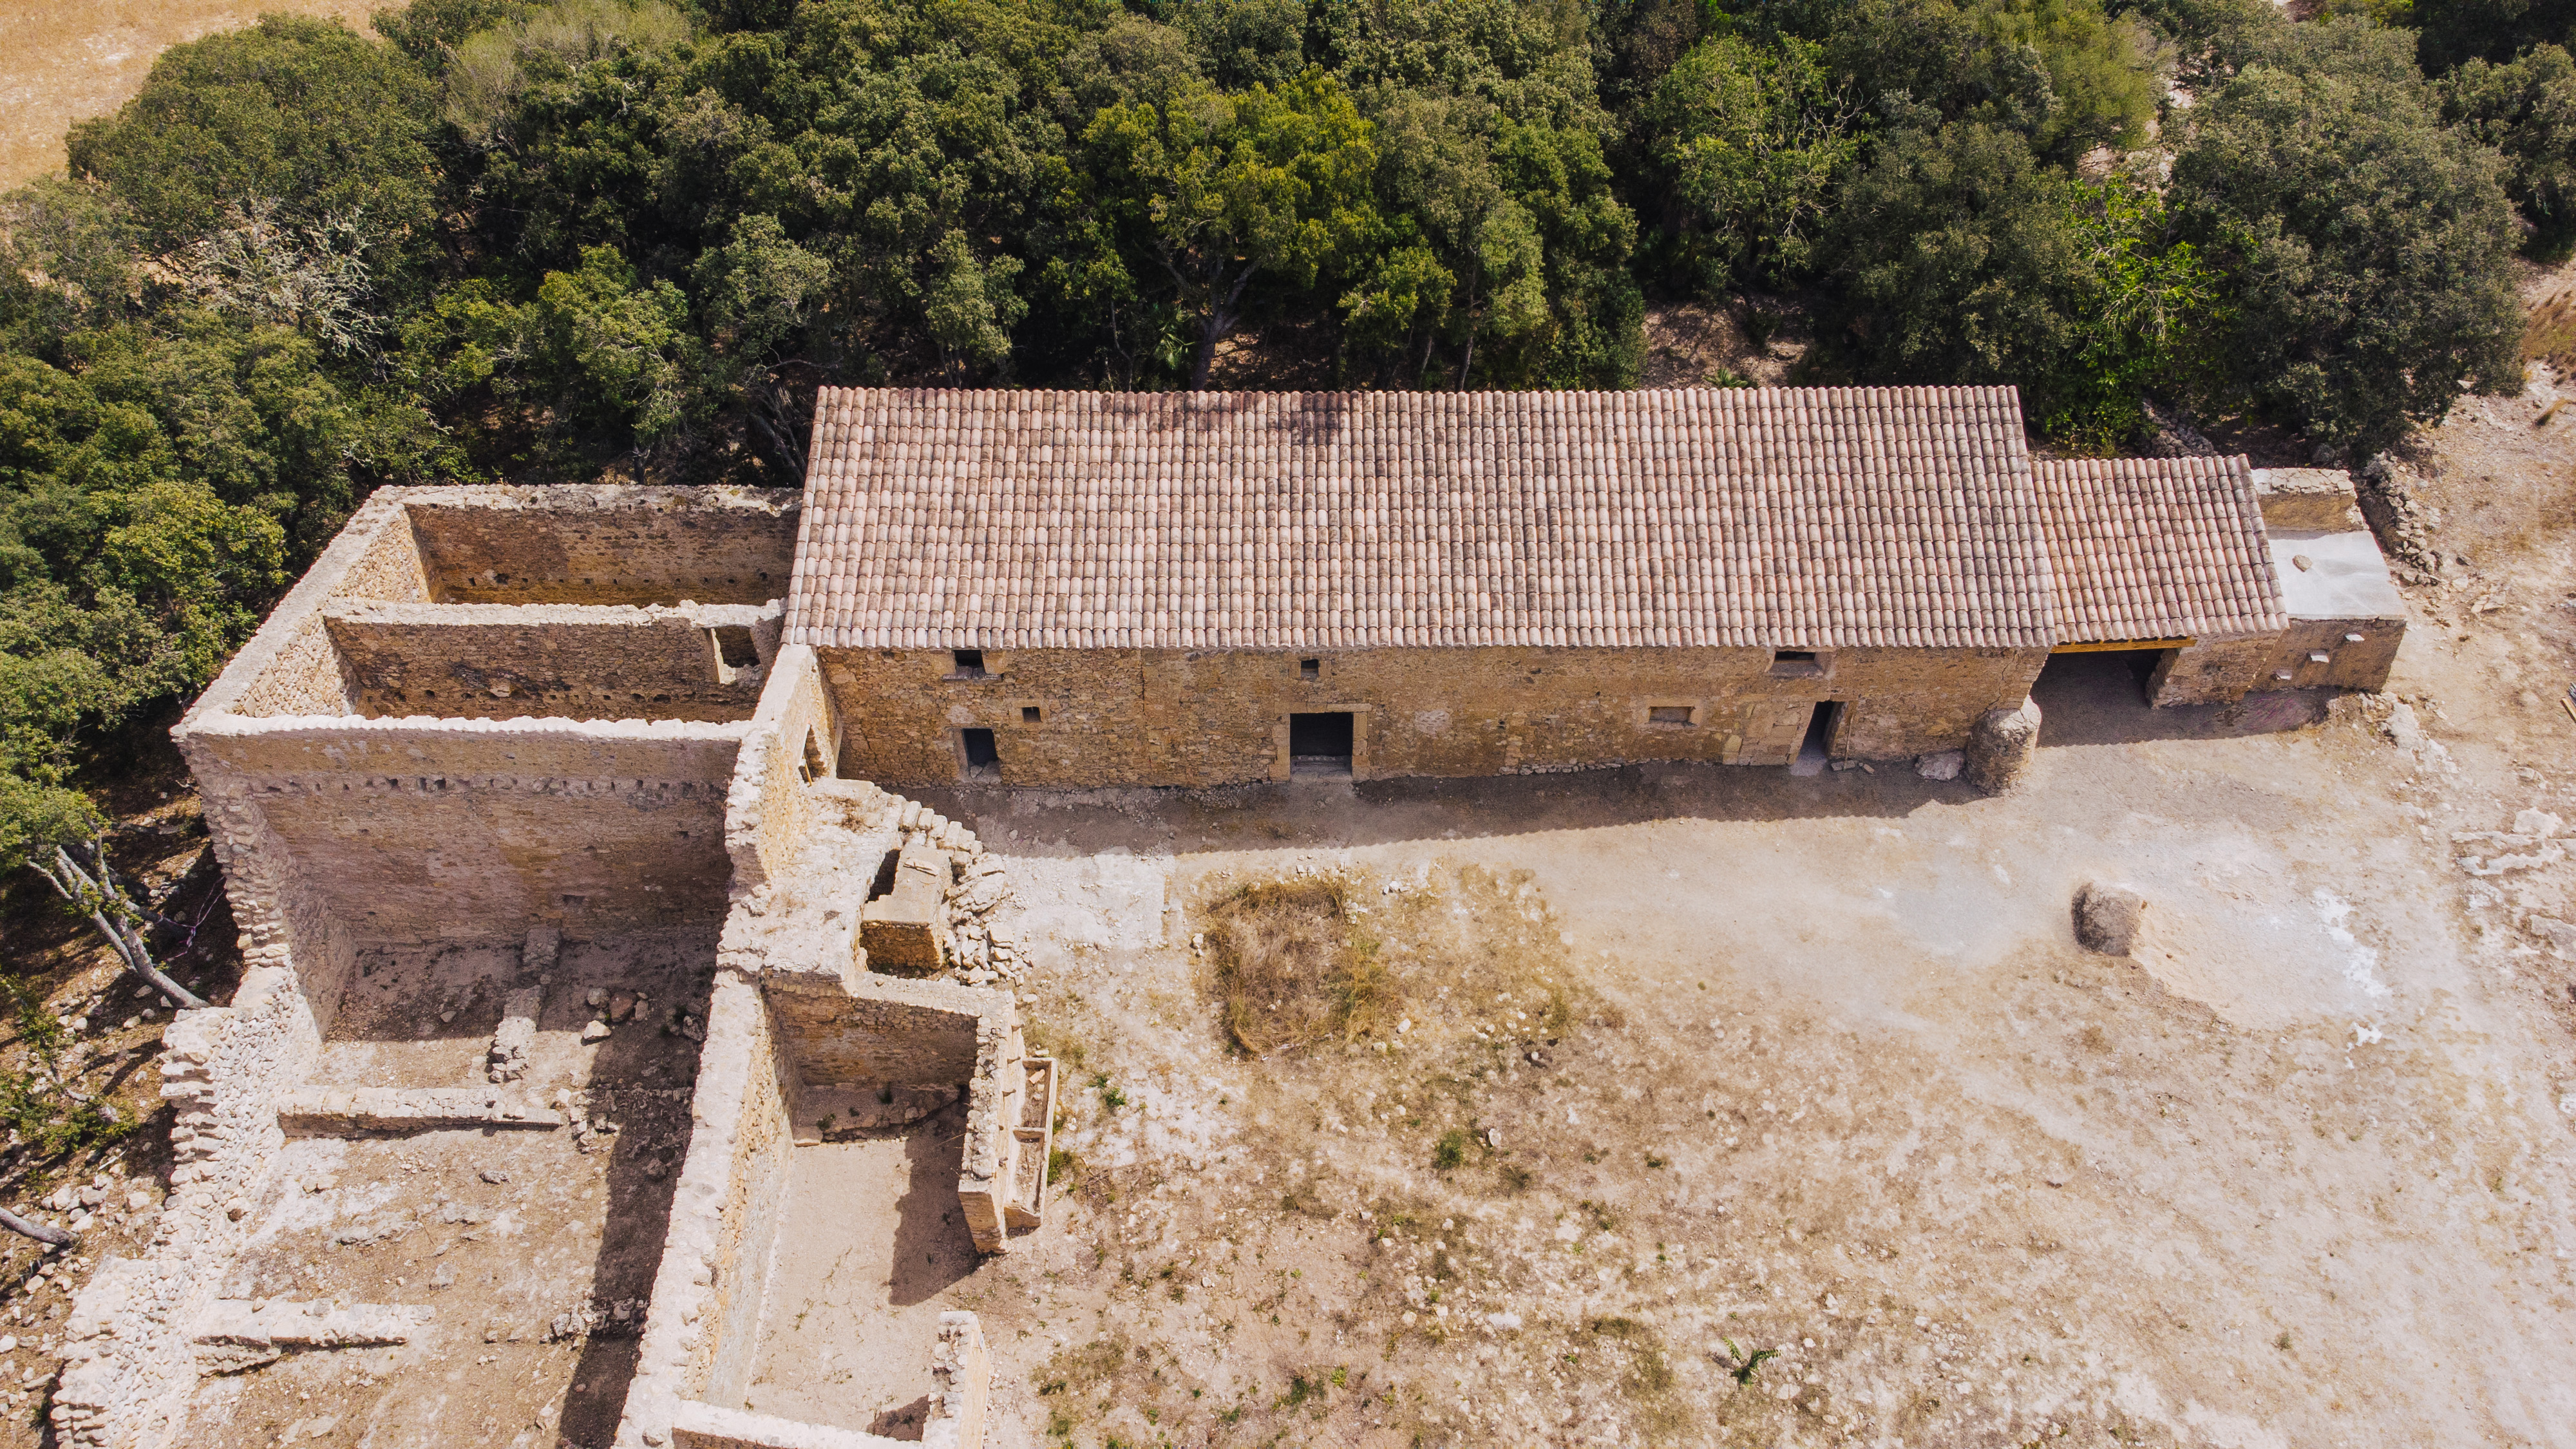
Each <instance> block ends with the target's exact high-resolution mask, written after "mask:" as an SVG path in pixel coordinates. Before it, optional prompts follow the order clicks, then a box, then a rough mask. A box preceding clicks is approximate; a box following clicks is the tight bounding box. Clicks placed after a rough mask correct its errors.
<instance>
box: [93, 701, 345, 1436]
mask: <svg viewBox="0 0 2576 1449" xmlns="http://www.w3.org/2000/svg"><path fill="white" fill-rule="evenodd" d="M180 747H181V749H182V750H183V751H184V752H186V753H187V755H188V757H189V761H190V764H191V766H192V767H193V768H195V769H196V771H197V775H198V778H199V780H200V781H201V782H204V794H205V803H206V819H207V827H208V831H209V833H210V834H211V836H212V837H213V844H214V848H215V854H216V858H217V859H218V860H219V861H220V862H221V863H222V865H223V867H224V887H225V891H226V894H227V895H228V897H229V898H230V900H231V903H232V908H233V915H234V919H235V921H236V923H237V925H238V928H239V930H240V932H241V940H242V955H243V967H244V969H243V975H242V981H241V985H240V986H239V987H238V988H237V989H236V990H235V992H234V994H233V1004H232V1005H230V1006H228V1007H213V1008H208V1009H205V1010H201V1011H187V1012H182V1013H180V1015H179V1016H178V1018H177V1019H176V1020H174V1021H173V1022H172V1023H171V1025H170V1028H169V1030H168V1032H167V1033H166V1034H165V1037H164V1042H163V1050H162V1058H161V1079H162V1096H163V1098H164V1099H165V1100H166V1101H168V1102H169V1104H170V1106H171V1108H172V1109H173V1120H172V1125H171V1130H170V1142H171V1155H172V1158H173V1165H172V1167H171V1171H170V1183H171V1194H172V1202H171V1205H170V1207H169V1209H168V1211H166V1212H165V1213H164V1215H163V1216H162V1218H161V1221H160V1223H159V1226H158V1228H157V1230H156V1232H155V1234H154V1238H153V1243H152V1251H151V1256H150V1257H149V1258H148V1259H146V1260H143V1261H140V1262H128V1263H118V1264H113V1265H111V1266H110V1268H109V1269H106V1270H103V1271H102V1272H101V1273H100V1274H99V1275H98V1276H97V1277H96V1278H94V1279H93V1280H92V1281H91V1283H90V1286H89V1287H88V1288H87V1289H86V1290H84V1292H83V1294H82V1297H81V1300H80V1302H79V1304H78V1305H77V1306H76V1309H75V1312H74V1314H73V1316H72V1320H71V1322H70V1324H69V1326H68V1328H67V1330H66V1334H65V1339H66V1343H65V1358H66V1364H65V1368H64V1372H63V1378H62V1383H61V1386H60V1387H59V1389H58V1390H57V1391H56V1393H55V1396H54V1407H53V1409H52V1411H51V1412H52V1417H53V1423H54V1429H55V1434H56V1439H57V1442H59V1443H63V1444H66V1445H78V1446H82V1449H133V1446H149V1445H158V1444H162V1443H165V1442H167V1437H168V1435H169V1434H170V1433H172V1432H173V1431H174V1429H175V1427H176V1425H177V1424H178V1422H179V1420H180V1418H181V1417H182V1415H183V1414H184V1412H185V1409H186V1406H187V1402H188V1399H189V1396H190V1395H191V1394H192V1393H193V1392H194V1391H195V1389H196V1386H197V1364H196V1356H195V1353H194V1350H193V1349H192V1348H191V1347H190V1345H189V1343H188V1334H189V1331H190V1328H191V1326H192V1325H193V1324H194V1322H195V1321H196V1318H197V1316H198V1315H199V1314H200V1313H201V1312H203V1311H204V1310H205V1308H206V1307H207V1305H208V1304H209V1303H211V1302H212V1301H213V1299H214V1298H215V1297H216V1295H217V1293H218V1291H219V1290H220V1288H221V1287H222V1284H223V1280H224V1277H225V1275H226V1273H227V1272H228V1271H229V1269H230V1267H231V1264H232V1261H233V1257H234V1254H235V1253H236V1252H237V1251H238V1249H239V1247H240V1245H241V1242H242V1239H243V1238H244V1236H245V1235H246V1234H247V1233H248V1231H249V1230H250V1229H251V1227H252V1226H253V1223H252V1221H251V1219H250V1208H251V1204H252V1203H253V1202H255V1201H256V1200H257V1199H258V1198H259V1196H260V1192H261V1188H262V1186H263V1184H264V1183H265V1182H266V1180H267V1178H268V1175H269V1172H270V1170H271V1167H272V1165H273V1164H274V1162H275V1160H276V1155H277V1152H278V1150H279V1149H280V1148H281V1147H282V1146H283V1145H284V1142H285V1138H284V1134H283V1133H282V1132H280V1130H279V1128H278V1123H277V1112H276V1105H275V1104H276V1101H277V1099H278V1097H279V1095H280V1094H282V1093H284V1092H286V1091H287V1090H289V1089H291V1088H293V1087H295V1086H298V1085H300V1084H302V1083H303V1081H304V1080H305V1079H306V1078H307V1077H308V1076H309V1075H311V1072H312V1069H313V1064H314V1061H315V1059H316V1057H317V1056H318V1054H319V1051H320V1047H321V1040H322V1034H323V1032H324V1031H325V1030H326V1029H327V1027H328V1024H329V1021H330V1017H331V1012H332V1010H333V1008H335V1007H336V1006H337V1004H338V1002H339V998H340V993H341V990H342V988H343V987H344V986H345V984H346V982H347V980H348V974H349V971H350V970H351V968H352V966H353V964H354V961H355V949H354V946H353V943H352V942H351V941H350V939H349V937H348V934H347V933H346V932H345V931H344V930H342V929H341V928H340V926H339V924H338V923H337V922H336V921H335V920H334V919H333V918H332V915H331V911H330V907H329V904H328V901H327V898H326V897H325V896H324V894H323V893H322V892H321V891H319V890H317V889H316V888H315V887H314V885H313V884H312V883H311V882H310V881H309V880H308V879H307V878H305V877H304V876H302V875H301V874H299V873H298V871H297V870H296V868H295V862H294V860H293V857H292V856H291V854H290V853H289V852H288V851H287V850H286V849H285V848H284V844H283V842H282V841H281V840H280V839H279V838H278V836H277V835H276V833H275V832H274V831H273V830H272V829H271V828H270V825H269V822H268V820H267V818H266V816H265V814H264V812H263V811H262V810H261V808H260V800H259V798H258V796H257V795H256V793H255V792H252V791H250V790H248V789H245V788H244V787H243V784H242V782H241V781H240V780H238V779H237V778H234V777H232V776H229V775H227V774H225V773H224V772H223V771H221V770H220V769H219V768H214V767H211V766H210V765H209V764H208V763H206V760H205V753H204V750H203V748H202V745H201V742H200V741H199V740H198V739H197V738H196V737H195V736H194V735H193V734H192V733H191V732H189V731H186V730H182V731H181V733H180Z"/></svg>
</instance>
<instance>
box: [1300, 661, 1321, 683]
mask: <svg viewBox="0 0 2576 1449" xmlns="http://www.w3.org/2000/svg"><path fill="white" fill-rule="evenodd" d="M1297 677H1298V678H1299V679H1321V678H1323V677H1324V661H1323V660H1321V659H1300V660H1298V661H1297Z"/></svg>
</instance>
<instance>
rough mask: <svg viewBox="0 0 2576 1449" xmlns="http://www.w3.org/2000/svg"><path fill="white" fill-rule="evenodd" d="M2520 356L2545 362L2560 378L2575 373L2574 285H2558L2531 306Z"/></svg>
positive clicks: (2575, 309) (2575, 321)
mask: <svg viewBox="0 0 2576 1449" xmlns="http://www.w3.org/2000/svg"><path fill="white" fill-rule="evenodd" d="M2522 355H2523V357H2524V359H2525V360H2527V361H2533V362H2542V361H2545V362H2547V363H2548V364H2549V365H2550V366H2552V367H2554V368H2556V369H2557V370H2558V375H2559V376H2561V377H2565V376H2567V375H2568V374H2569V373H2576V287H2560V288H2558V289H2557V290H2555V291H2553V292H2551V293H2550V294H2549V296H2548V297H2546V298H2544V299H2543V300H2542V301H2541V302H2540V304H2539V305H2537V306H2535V307H2533V308H2532V309H2531V318H2530V321H2529V322H2528V323H2526V324H2525V326H2524V329H2523V334H2522Z"/></svg>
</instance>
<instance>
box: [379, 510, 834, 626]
mask: <svg viewBox="0 0 2576 1449" xmlns="http://www.w3.org/2000/svg"><path fill="white" fill-rule="evenodd" d="M407 496H408V502H409V510H410V514H411V526H412V532H413V534H414V536H415V537H417V538H418V539H419V541H420V553H421V557H422V559H423V560H424V563H425V566H426V571H427V573H428V576H429V581H430V588H431V590H432V592H431V598H432V599H433V600H435V601H436V602H438V603H442V604H657V603H658V604H676V603H678V602H679V601H680V600H682V599H694V600H696V601H697V602H699V603H701V604H758V603H764V602H766V601H768V600H770V599H778V598H784V597H786V595H787V578H788V573H789V571H790V569H791V567H792V566H793V560H794V557H795V552H796V521H797V517H798V513H799V510H800V508H801V507H802V497H801V495H799V494H798V493H797V492H795V491H794V490H792V489H786V488H648V487H641V486H635V485H614V486H592V487H579V486H574V487H558V488H539V487H488V488H452V489H436V490H430V489H417V490H411V491H409V493H408V495H407Z"/></svg>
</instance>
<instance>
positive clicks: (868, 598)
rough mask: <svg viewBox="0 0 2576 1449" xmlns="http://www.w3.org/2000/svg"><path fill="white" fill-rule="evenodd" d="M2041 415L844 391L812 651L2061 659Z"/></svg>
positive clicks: (826, 463)
mask: <svg viewBox="0 0 2576 1449" xmlns="http://www.w3.org/2000/svg"><path fill="white" fill-rule="evenodd" d="M2048 579H2049V565H2048V559H2047V556H2046V554H2045V553H2044V551H2043V547H2042V541H2041V537H2040V528H2039V509H2038V505H2037V500H2036V497H2035V495H2034V493H2033V489H2032V483H2031V471H2030V461H2029V457H2028V454H2027V452H2026V450H2025V448H2024V446H2023V442H2022V426H2021V410H2020V406H2019V400H2018V398H2017V397H2016V395H2015V394H2014V392H2013V391H2012V390H2011V389H2009V388H1812V389H1790V390H1751V389H1742V390H1692V391H1673V392H1633V393H1502V392H1488V393H1445V394H1425V393H1198V394H1168V393H1167V394H1133V393H1126V394H1121V393H1091V392H1082V393H1074V392H1004V391H966V390H959V391H945V390H905V391H888V390H843V389H825V390H824V392H823V395H822V398H821V400H820V402H819V404H818V406H817V411H816V417H815V424H814V441H813V454H812V462H811V466H810V467H809V469H808V474H807V482H806V507H805V517H804V522H803V525H802V531H801V534H800V536H799V539H798V542H797V551H796V573H795V581H794V585H793V587H792V589H791V591H790V595H789V604H788V628H789V637H790V638H791V639H794V640H797V641H799V642H804V643H810V644H818V645H841V646H862V647H909V648H1013V647H1019V648H1039V647H1055V648H1110V647H1154V648H1183V649H1189V648H1216V647H1226V648H1276V649H1288V648H1300V649H1303V648H1319V649H1320V648H1353V647H1360V646H1369V645H1437V644H1538V645H1643V644H1660V645H1693V644H1698V645H1764V646H1784V647H1831V646H1844V645H1918V646H1919V645H1949V646H2022V647H2035V646H2040V645H2045V644H2047V643H2048V642H2049V641H2050V640H2051V638H2052V637H2053V635H2052V629H2051V620H2050V613H2049V585H2048Z"/></svg>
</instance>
